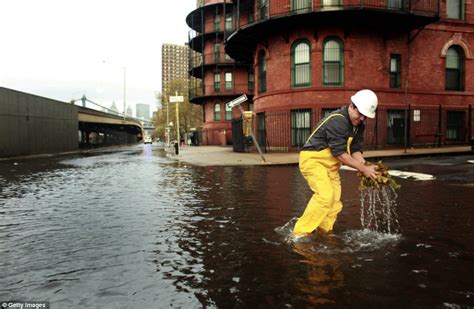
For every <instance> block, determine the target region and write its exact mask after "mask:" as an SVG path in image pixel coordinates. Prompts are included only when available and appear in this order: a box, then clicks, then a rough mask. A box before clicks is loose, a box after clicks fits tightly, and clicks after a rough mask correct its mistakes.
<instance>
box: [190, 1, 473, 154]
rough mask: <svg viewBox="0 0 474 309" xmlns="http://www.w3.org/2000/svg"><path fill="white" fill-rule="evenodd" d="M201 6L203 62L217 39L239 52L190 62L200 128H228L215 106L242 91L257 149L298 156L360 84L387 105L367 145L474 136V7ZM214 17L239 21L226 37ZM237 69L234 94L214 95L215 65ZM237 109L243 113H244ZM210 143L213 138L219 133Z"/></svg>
mask: <svg viewBox="0 0 474 309" xmlns="http://www.w3.org/2000/svg"><path fill="white" fill-rule="evenodd" d="M202 4H203V6H201V7H199V8H198V9H196V10H195V11H193V12H192V13H191V14H189V16H188V18H187V22H188V25H189V26H190V27H191V28H193V29H194V30H196V31H197V32H198V35H196V36H195V37H194V38H191V39H190V46H191V47H192V48H193V49H194V50H197V51H199V52H202V53H203V58H204V59H206V57H207V56H206V55H210V54H212V51H213V44H215V42H217V41H219V42H220V44H221V46H220V48H222V47H223V46H222V45H224V42H225V52H226V54H227V55H228V56H230V57H232V59H234V60H232V61H231V62H230V63H231V64H230V63H229V64H227V66H226V67H222V66H220V63H219V64H216V63H214V64H212V65H201V66H196V65H194V66H193V69H192V70H191V74H192V75H193V76H195V77H198V78H201V80H202V86H201V88H200V89H202V90H203V93H201V96H198V97H195V98H194V100H193V101H192V102H193V103H198V104H203V106H204V109H205V114H206V119H205V122H204V131H208V132H209V131H214V132H215V131H218V130H222V129H223V128H229V129H226V130H230V127H231V126H230V123H229V122H228V121H227V120H226V119H224V118H222V117H221V118H220V119H221V120H217V119H216V116H215V114H216V109H215V108H214V107H215V106H216V105H215V104H217V103H216V102H220V103H219V104H221V114H222V109H225V105H224V104H223V103H224V102H228V101H229V100H230V99H231V98H232V96H234V97H235V96H237V95H240V94H242V93H246V94H248V95H249V97H250V98H251V101H250V102H252V103H253V110H254V112H255V114H256V123H255V129H256V135H257V139H258V142H259V144H260V145H261V146H262V147H265V149H266V150H267V151H295V150H298V149H299V147H300V146H301V145H302V143H304V141H305V140H306V138H307V136H308V135H309V134H310V132H311V130H312V129H313V128H314V125H315V124H316V122H317V121H318V120H319V118H320V117H321V116H323V115H324V113H326V112H328V111H331V110H333V109H335V108H338V107H340V106H343V105H346V104H347V103H348V102H349V100H350V96H351V95H352V94H353V93H354V92H356V91H357V90H359V89H361V88H370V89H372V90H374V91H375V92H376V93H377V95H378V97H379V103H380V105H379V110H378V112H377V117H376V119H375V120H368V122H367V130H366V131H367V133H366V144H367V146H368V147H371V148H376V147H386V146H394V147H399V146H402V145H405V146H419V145H450V144H466V143H468V142H469V140H470V138H471V137H472V136H473V135H474V134H473V128H472V125H473V116H472V105H473V104H474V73H473V72H474V62H473V51H472V48H473V47H474V15H473V14H474V9H473V6H472V4H471V3H470V2H464V1H463V0H442V1H440V2H439V1H438V0H422V1H419V0H406V1H403V0H382V1H375V0H240V1H236V0H234V1H233V2H232V1H204V3H202ZM219 13H220V14H219ZM217 15H220V20H221V25H224V26H225V25H226V24H227V22H229V21H230V20H232V27H230V22H229V28H225V29H226V30H225V31H223V32H222V33H215V34H214V32H213V33H209V29H211V30H212V26H213V23H214V22H215V21H216V20H218V18H217V17H216V16H217ZM198 18H200V21H199V22H198V21H197V19H198ZM222 19H224V20H225V22H226V23H225V24H224V21H222ZM197 38H199V39H197ZM197 40H199V42H200V43H199V44H196V42H197ZM193 46H194V47H193ZM222 51H223V49H222ZM197 70H199V74H201V75H199V74H196V72H197ZM229 71H230V72H233V74H234V76H235V82H236V86H235V87H233V88H232V92H231V93H224V91H221V92H219V93H216V92H215V91H214V92H213V91H212V90H213V89H214V90H215V89H216V88H215V79H214V76H213V72H224V74H227V73H226V72H229ZM252 73H253V74H252ZM249 77H250V82H249ZM253 80H255V87H253ZM237 81H238V82H237ZM250 84H252V86H251V87H250ZM237 85H240V86H237ZM213 87H214V88H213ZM254 88H255V90H254V93H253V89H254ZM191 97H192V96H191ZM246 108H247V109H248V108H249V106H246ZM234 109H235V108H234ZM232 113H233V115H236V116H240V113H239V111H238V110H234V111H233V112H232ZM222 115H223V114H222ZM213 116H214V117H213ZM222 119H224V121H222ZM227 119H229V118H227ZM208 134H209V133H208ZM212 134H214V136H215V133H212ZM227 136H228V135H227ZM207 141H208V144H213V143H214V144H215V143H216V139H215V138H213V139H211V138H208V139H207ZM227 142H228V143H230V142H231V140H229V139H228V140H227Z"/></svg>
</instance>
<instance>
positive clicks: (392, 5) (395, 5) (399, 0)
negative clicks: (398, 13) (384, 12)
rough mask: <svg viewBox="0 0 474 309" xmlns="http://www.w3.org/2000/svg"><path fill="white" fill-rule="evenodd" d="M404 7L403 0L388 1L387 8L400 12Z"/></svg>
mask: <svg viewBox="0 0 474 309" xmlns="http://www.w3.org/2000/svg"><path fill="white" fill-rule="evenodd" d="M402 6H403V0H388V1H387V8H389V9H393V10H398V9H401V8H402Z"/></svg>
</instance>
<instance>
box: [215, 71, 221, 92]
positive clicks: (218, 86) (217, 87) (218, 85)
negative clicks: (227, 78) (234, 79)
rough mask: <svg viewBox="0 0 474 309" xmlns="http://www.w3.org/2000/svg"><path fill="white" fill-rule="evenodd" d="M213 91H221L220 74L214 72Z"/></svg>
mask: <svg viewBox="0 0 474 309" xmlns="http://www.w3.org/2000/svg"><path fill="white" fill-rule="evenodd" d="M214 92H217V93H220V92H221V74H220V73H214Z"/></svg>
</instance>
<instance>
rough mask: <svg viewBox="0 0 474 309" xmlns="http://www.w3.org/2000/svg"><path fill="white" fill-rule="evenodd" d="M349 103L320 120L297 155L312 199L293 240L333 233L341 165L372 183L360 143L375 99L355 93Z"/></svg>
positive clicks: (339, 206)
mask: <svg viewBox="0 0 474 309" xmlns="http://www.w3.org/2000/svg"><path fill="white" fill-rule="evenodd" d="M351 101H352V103H351V104H349V106H344V107H342V108H341V109H338V110H336V111H334V112H332V113H331V114H329V115H328V116H327V117H325V118H324V119H322V120H321V121H320V122H319V123H318V124H317V125H316V129H315V130H314V132H313V133H312V134H311V136H310V137H309V138H308V140H307V141H306V143H305V145H304V146H303V148H302V150H301V152H300V161H299V167H300V171H301V173H302V174H303V177H304V178H305V179H306V181H307V182H308V185H309V186H310V188H311V190H312V191H313V196H312V197H311V199H310V200H309V202H308V205H307V206H306V209H305V211H304V213H303V215H302V216H301V217H300V218H299V219H298V221H297V222H296V224H295V227H294V230H293V234H294V236H295V238H299V237H303V236H307V235H309V234H311V233H312V232H313V231H314V230H316V229H319V230H321V231H323V232H325V233H329V232H331V231H332V229H333V226H334V222H336V218H337V215H338V213H339V212H340V211H341V210H342V203H341V179H340V177H339V168H340V167H341V164H345V165H348V166H350V167H353V168H355V169H357V170H358V171H360V172H361V173H363V174H364V176H366V177H370V178H372V179H375V178H376V177H377V176H378V173H377V172H376V171H375V166H374V165H369V166H367V165H364V162H365V160H364V157H363V155H362V142H363V139H364V130H365V126H364V121H365V119H367V117H368V118H375V110H376V109H377V104H378V99H377V96H376V95H375V93H374V92H373V91H371V90H368V89H364V90H360V91H358V92H357V93H356V94H354V95H353V96H352V97H351Z"/></svg>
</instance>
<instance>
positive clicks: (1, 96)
mask: <svg viewBox="0 0 474 309" xmlns="http://www.w3.org/2000/svg"><path fill="white" fill-rule="evenodd" d="M83 99H85V100H84V101H83V106H76V105H75V104H74V103H75V101H77V100H72V101H71V102H70V103H66V102H61V101H57V100H53V99H49V98H44V97H40V96H37V95H33V94H29V93H24V92H20V91H16V90H12V89H8V88H3V87H0V157H12V156H20V155H33V154H51V153H60V152H68V151H74V150H77V149H79V148H82V147H97V146H103V145H114V144H130V143H137V142H140V141H141V140H142V138H143V129H144V125H145V126H147V127H149V126H150V123H146V122H144V121H143V120H141V119H137V118H134V117H130V116H128V115H123V114H119V113H117V112H114V111H111V110H109V109H107V108H103V107H100V108H101V109H102V110H103V111H99V110H95V109H92V108H87V107H85V105H86V104H85V102H86V101H88V102H91V103H93V104H96V103H94V102H92V101H89V100H87V98H85V96H83V98H81V100H83Z"/></svg>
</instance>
